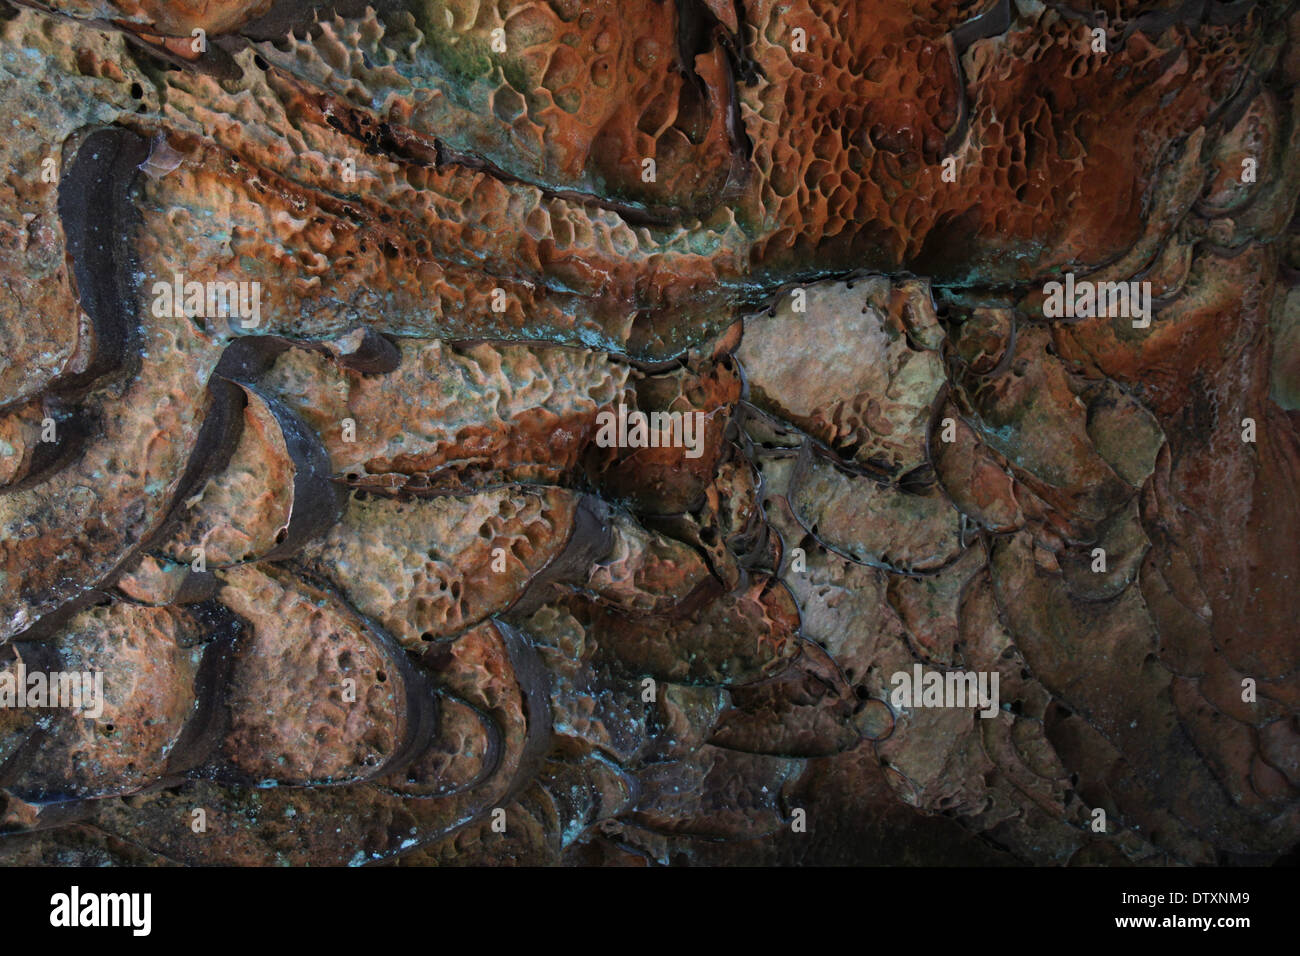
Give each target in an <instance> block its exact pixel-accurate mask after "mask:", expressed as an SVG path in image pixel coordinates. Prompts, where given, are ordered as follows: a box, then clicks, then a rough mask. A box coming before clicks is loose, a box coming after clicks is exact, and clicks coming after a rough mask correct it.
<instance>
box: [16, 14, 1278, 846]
mask: <svg viewBox="0 0 1300 956" xmlns="http://www.w3.org/2000/svg"><path fill="white" fill-rule="evenodd" d="M1298 83H1300V12H1297V10H1296V7H1295V4H1294V3H1288V2H1282V0H1266V2H1260V3H1256V4H1250V3H1233V4H1229V3H1220V2H1218V0H1207V2H1204V3H1201V2H1193V3H1186V2H1182V0H1159V2H1155V3H1144V4H1138V3H1130V2H1127V0H1115V2H1108V3H1105V4H1096V5H1092V4H1087V3H1083V2H1075V0H1071V2H1060V3H1047V4H1045V3H1039V2H1016V3H1014V4H1011V3H1007V2H1005V0H974V2H972V0H963V2H956V0H953V2H947V0H927V2H920V3H917V2H902V0H870V2H868V0H862V2H846V3H838V4H837V3H833V2H829V0H781V2H776V0H735V2H731V0H597V2H591V3H577V2H569V0H550V2H541V0H530V2H522V3H519V2H510V3H505V2H495V0H489V2H480V0H408V2H405V3H399V2H394V0H376V2H374V3H373V4H372V5H367V4H365V3H362V2H339V3H329V2H313V3H308V2H300V3H297V2H290V0H277V2H272V0H253V2H248V0H230V2H197V0H195V2H183V3H162V2H153V0H148V2H145V0H141V2H128V0H67V2H63V0H39V2H38V0H30V2H28V0H24V2H23V3H21V4H19V3H6V2H2V0H0V120H2V121H3V129H4V136H3V137H0V170H2V171H3V177H2V178H0V335H2V337H3V341H4V343H5V345H4V349H3V354H0V681H8V682H9V685H10V686H12V685H13V683H14V681H15V680H16V679H17V678H18V677H19V675H29V674H31V673H33V672H42V673H45V672H60V671H64V672H76V673H78V674H80V673H81V672H87V673H97V674H99V675H101V676H102V679H103V700H102V710H101V711H100V712H99V713H97V714H92V713H90V712H89V711H87V710H85V709H83V710H79V711H74V710H71V709H68V708H63V709H59V708H49V707H47V708H44V709H36V708H32V707H20V706H9V705H6V706H3V707H0V862H8V863H43V862H44V863H50V862H61V861H68V860H76V861H83V862H84V861H91V862H104V863H121V864H139V863H153V864H165V863H184V864H214V863H235V864H245V865H267V864H284V863H288V864H387V863H401V864H409V865H456V864H460V865H464V864H499V863H523V864H558V863H573V864H596V865H623V864H634V865H645V864H670V863H671V864H677V863H702V864H782V863H875V864H881V863H884V864H975V863H980V864H989V863H1017V862H1018V863H1030V864H1055V865H1064V864H1096V863H1101V864H1126V863H1128V864H1187V863H1270V862H1274V861H1277V860H1278V859H1281V858H1284V857H1286V856H1288V855H1293V854H1294V853H1295V850H1296V848H1297V846H1300V639H1297V631H1296V621H1298V620H1300V586H1297V585H1298V584H1300V226H1298V225H1297V223H1298V222H1300V220H1297V218H1296V200H1297V193H1300V162H1298V161H1297V156H1300V95H1297V84H1298ZM1067 274H1068V275H1069V276H1072V279H1070V280H1069V281H1071V282H1075V283H1104V282H1112V283H1113V282H1124V283H1128V282H1136V283H1147V284H1149V289H1150V295H1151V303H1152V308H1151V314H1150V315H1149V316H1140V315H1138V316H1135V315H1131V314H1129V313H1127V312H1124V311H1122V310H1121V311H1118V312H1117V311H1115V310H1114V309H1107V310H1102V311H1100V312H1099V311H1097V310H1092V311H1091V312H1088V313H1087V314H1079V315H1077V316H1073V315H1062V314H1061V313H1060V311H1059V310H1057V309H1055V308H1054V307H1053V306H1052V303H1051V300H1050V298H1049V294H1050V288H1049V287H1048V283H1051V282H1065V281H1066V276H1067ZM188 283H201V284H202V285H200V286H198V288H199V290H200V294H199V295H198V296H197V297H195V298H194V299H193V300H191V299H190V297H189V295H188V292H187V291H186V290H187V288H188V286H187V284H188ZM177 289H179V290H180V291H181V295H180V297H179V299H178V300H177V301H175V302H173V301H172V293H173V292H174V291H175V290H177ZM254 302H255V303H256V308H253V303H254ZM1146 319H1149V321H1146ZM620 409H622V410H623V411H624V412H626V411H627V410H631V411H632V412H636V413H640V412H644V413H647V414H658V415H661V416H667V415H673V416H682V415H685V416H698V421H699V429H698V433H697V437H698V439H699V444H698V446H696V447H695V448H694V449H691V448H689V447H686V446H685V445H684V442H682V443H678V444H676V445H674V444H672V443H669V444H668V445H667V446H666V447H639V448H638V447H609V446H608V444H607V443H606V442H604V441H603V440H602V439H601V434H602V431H601V429H602V421H604V420H605V419H606V418H607V416H609V415H610V414H613V413H617V412H619V410H620ZM663 420H665V421H670V419H668V418H664V419H663ZM664 434H666V435H671V434H672V432H671V428H668V430H667V431H665V432H664ZM916 665H922V666H923V667H924V668H926V669H928V670H933V671H938V672H953V671H963V672H964V671H973V672H977V673H980V674H983V675H985V676H988V675H993V674H996V676H997V678H998V686H999V693H1000V698H999V700H998V702H997V704H998V706H997V708H996V710H995V712H993V713H992V714H991V715H989V716H981V715H980V713H979V712H978V710H977V709H976V708H973V707H970V706H946V707H929V706H916V705H915V704H914V703H912V702H910V701H904V702H900V701H898V700H897V699H895V698H894V696H893V695H892V693H891V691H892V689H893V685H892V681H893V677H894V675H895V674H898V673H900V672H905V673H908V674H911V673H912V671H913V668H914V666H916ZM4 686H5V685H4V684H3V683H0V691H3V688H4ZM5 700H6V698H4V697H3V696H0V703H4V702H5ZM10 703H11V704H12V703H14V702H13V701H11V702H10ZM197 811H202V813H201V814H200V813H198V812H197ZM200 819H201V821H202V825H199V821H200ZM1099 821H1103V825H1101V826H1099V825H1098V823H1099Z"/></svg>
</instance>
